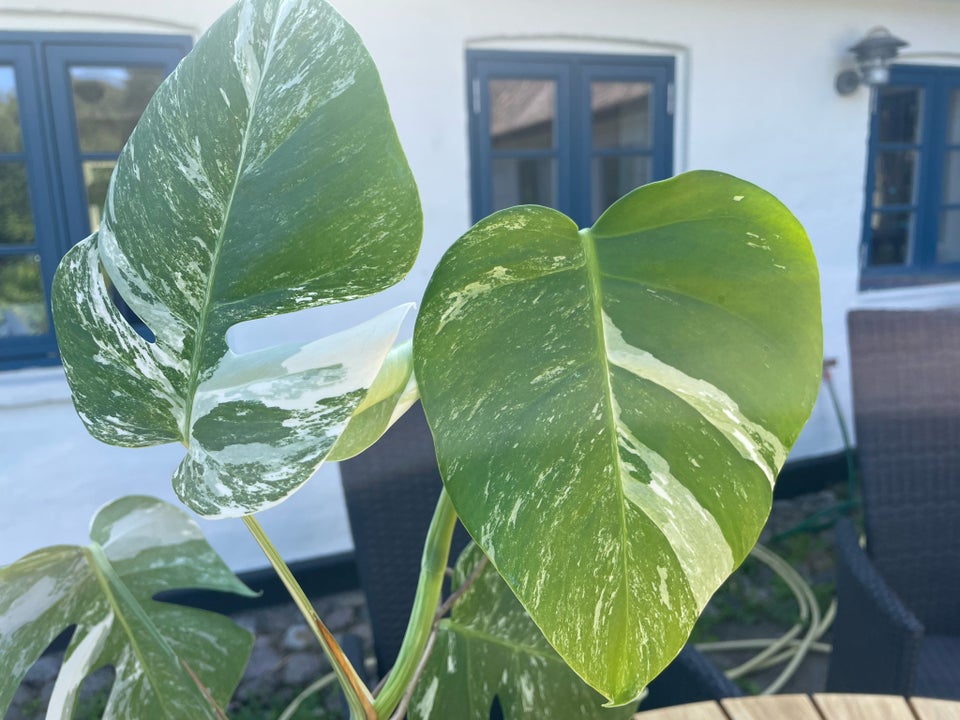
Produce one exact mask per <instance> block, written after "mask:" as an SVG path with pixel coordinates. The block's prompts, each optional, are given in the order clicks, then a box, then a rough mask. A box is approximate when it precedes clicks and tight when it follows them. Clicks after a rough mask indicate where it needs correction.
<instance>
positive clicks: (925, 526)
mask: <svg viewBox="0 0 960 720" xmlns="http://www.w3.org/2000/svg"><path fill="white" fill-rule="evenodd" d="M849 330H850V355H851V371H852V377H853V400H854V414H855V422H856V433H857V448H858V453H859V459H860V470H861V482H862V490H863V502H864V517H865V524H866V533H867V539H868V548H867V549H868V552H869V554H870V556H871V558H872V559H873V561H874V563H875V564H876V567H877V569H878V570H879V572H880V574H881V575H882V576H883V577H884V578H885V579H886V580H887V582H888V583H889V584H890V586H891V587H892V588H893V589H894V591H895V592H896V593H897V594H898V595H899V596H900V598H902V599H903V601H904V603H905V604H906V605H907V607H909V608H910V610H911V611H912V612H913V613H915V614H916V616H917V617H918V618H919V619H920V620H921V622H923V624H924V625H925V626H926V629H927V632H929V633H933V634H950V635H960V312H957V311H954V310H937V311H857V312H853V313H851V314H850V316H849Z"/></svg>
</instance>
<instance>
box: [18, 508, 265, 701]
mask: <svg viewBox="0 0 960 720" xmlns="http://www.w3.org/2000/svg"><path fill="white" fill-rule="evenodd" d="M90 537H91V540H92V542H91V543H90V545H87V546H86V547H79V546H67V545H60V546H56V547H49V548H45V549H43V550H39V551H37V552H34V553H31V554H30V555H27V556H26V557H24V558H22V559H20V560H18V561H17V562H15V563H14V564H13V565H9V566H7V567H5V568H2V569H0V711H2V712H6V710H7V709H8V708H9V706H10V702H11V700H12V699H13V695H14V693H15V692H16V690H17V687H18V686H19V685H20V682H21V681H22V680H23V677H24V675H26V673H27V671H28V670H29V669H30V667H31V665H33V663H34V662H35V661H36V660H37V659H38V658H39V657H40V655H41V654H42V653H43V651H44V650H45V649H46V648H47V646H48V645H49V644H50V643H51V642H52V641H53V639H54V638H55V637H57V636H58V635H59V634H60V633H61V632H62V631H63V630H65V629H67V628H68V627H70V626H71V625H76V629H75V631H74V633H73V637H72V639H71V641H70V645H69V647H68V648H67V652H66V657H65V659H64V662H63V666H62V668H61V670H60V674H59V676H58V677H57V680H56V683H55V685H54V689H53V694H52V696H51V698H50V701H49V707H48V710H47V717H48V718H70V717H73V712H74V708H75V705H76V701H77V692H78V691H79V689H80V685H81V683H82V682H83V680H84V678H86V677H87V676H88V675H89V674H90V673H92V672H93V671H95V670H97V669H98V668H101V667H104V666H106V665H111V666H113V668H114V670H115V673H116V676H115V677H116V679H115V681H114V684H113V687H112V689H111V691H110V697H109V699H108V701H107V709H106V712H105V714H104V717H105V718H124V719H125V718H138V719H140V720H154V718H156V719H157V720H161V719H162V720H183V718H198V719H199V718H216V717H217V712H216V710H215V709H214V707H213V706H211V704H210V701H209V699H208V698H207V696H206V694H205V692H204V690H202V689H201V688H200V687H199V686H198V685H197V680H195V679H194V678H193V677H191V673H193V675H195V676H196V678H197V679H198V680H199V682H200V683H201V684H202V685H203V686H204V688H205V689H206V691H207V692H209V694H210V695H211V696H212V698H213V699H214V700H215V701H216V703H217V704H218V705H219V706H220V707H224V706H226V703H227V702H228V700H229V699H230V696H231V695H232V694H233V691H234V690H235V689H236V686H237V684H238V683H239V681H240V677H241V675H242V674H243V669H244V667H245V666H246V662H247V658H248V657H249V655H250V649H251V647H252V645H253V638H252V637H251V636H250V634H249V633H248V632H247V631H246V630H244V629H242V628H240V627H238V626H237V625H236V624H234V623H233V621H232V620H230V619H229V618H227V617H224V616H222V615H218V614H216V613H210V612H206V611H203V610H196V609H193V608H187V607H183V606H180V605H174V604H170V603H165V602H157V601H155V600H153V597H154V595H156V594H157V593H159V592H163V591H166V590H177V589H186V588H198V589H205V590H217V591H221V592H230V593H236V594H239V595H246V596H252V595H254V593H253V592H251V591H250V590H249V589H248V588H247V587H246V586H245V585H244V584H243V583H241V582H240V581H239V580H238V579H237V578H236V576H234V575H233V573H231V572H230V570H229V569H228V568H227V566H226V565H225V564H224V562H223V561H222V560H221V559H220V557H219V556H218V555H217V554H216V553H215V552H214V550H213V548H211V547H210V546H209V545H208V544H207V542H206V540H204V538H203V535H202V533H201V532H200V529H199V528H198V527H197V525H196V523H195V522H193V520H191V519H190V518H189V517H188V516H187V515H186V513H184V512H183V511H182V510H179V509H177V508H175V507H172V506H171V505H168V504H166V503H163V502H161V501H159V500H156V499H153V498H148V497H126V498H121V499H120V500H117V501H114V502H113V503H111V504H109V505H107V506H105V507H104V508H103V509H101V510H100V512H98V513H97V515H96V517H95V518H94V520H93V523H92V525H91V530H90ZM188 668H189V670H188Z"/></svg>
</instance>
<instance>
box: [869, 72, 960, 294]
mask: <svg viewBox="0 0 960 720" xmlns="http://www.w3.org/2000/svg"><path fill="white" fill-rule="evenodd" d="M876 93H877V94H876V96H875V97H874V102H873V112H872V113H871V118H870V145H869V160H868V164H867V181H866V193H867V197H866V202H865V203H864V218H863V238H862V244H861V252H860V286H861V288H863V289H870V288H884V287H898V286H905V285H926V284H931V283H942V282H957V281H960V68H950V67H942V66H938V67H927V66H913V65H901V66H894V67H893V68H892V72H891V76H890V84H889V85H885V86H882V87H880V88H878V89H877V91H876Z"/></svg>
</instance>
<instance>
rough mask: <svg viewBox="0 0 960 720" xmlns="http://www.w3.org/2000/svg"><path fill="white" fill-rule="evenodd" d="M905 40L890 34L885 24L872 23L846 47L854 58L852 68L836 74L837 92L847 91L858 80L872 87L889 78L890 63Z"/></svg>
mask: <svg viewBox="0 0 960 720" xmlns="http://www.w3.org/2000/svg"><path fill="white" fill-rule="evenodd" d="M908 44H909V43H907V42H906V41H904V40H901V39H900V38H898V37H896V36H894V35H891V34H890V31H889V30H887V29H886V28H885V27H875V28H873V30H871V31H870V32H868V33H867V36H866V37H865V38H863V40H861V41H860V42H858V43H857V44H856V45H853V46H851V47H849V48H847V49H848V50H849V51H850V52H852V53H853V55H854V57H855V58H856V60H857V69H856V70H844V71H843V72H841V73H840V74H839V75H837V80H836V83H835V85H836V88H837V92H838V93H840V94H841V95H850V94H851V93H853V92H854V91H855V90H856V89H857V88H858V87H859V86H860V83H864V84H866V85H869V86H870V87H874V86H876V85H885V84H886V83H888V82H890V63H891V62H893V60H894V58H896V57H897V53H898V52H899V51H900V48H902V47H906V46H907V45H908Z"/></svg>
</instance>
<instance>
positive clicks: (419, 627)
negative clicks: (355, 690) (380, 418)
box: [373, 490, 457, 718]
mask: <svg viewBox="0 0 960 720" xmlns="http://www.w3.org/2000/svg"><path fill="white" fill-rule="evenodd" d="M456 524H457V511H456V510H454V509H453V503H451V502H450V496H449V495H447V491H446V490H443V491H441V493H440V499H439V500H438V501H437V507H436V510H434V511H433V520H431V521H430V529H429V530H428V531H427V539H426V542H425V543H424V546H423V558H422V560H421V561H420V580H419V582H418V583H417V594H416V597H415V598H414V601H413V611H412V612H411V613H410V622H409V623H408V624H407V631H406V633H405V634H404V636H403V644H402V645H401V646H400V652H399V654H398V655H397V662H396V664H395V665H394V666H393V669H392V670H391V671H390V675H389V676H388V677H387V681H386V682H385V683H384V685H383V689H382V690H381V692H380V694H379V695H377V698H376V700H374V702H373V706H374V708H375V710H376V711H377V717H380V718H386V717H390V715H391V714H392V713H393V711H394V710H396V709H397V706H398V705H399V703H400V701H401V700H402V699H403V695H404V692H405V691H406V688H407V686H408V685H409V684H410V682H411V681H412V680H413V678H414V677H415V676H416V672H417V667H418V665H419V664H420V658H421V657H422V656H423V654H424V651H425V650H426V647H427V641H428V640H429V639H430V634H431V632H432V631H433V623H434V618H435V616H436V612H437V606H438V605H439V603H440V591H441V590H442V588H443V578H444V576H445V573H446V569H447V561H448V559H449V557H450V541H451V540H452V539H453V529H454V527H456Z"/></svg>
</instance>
